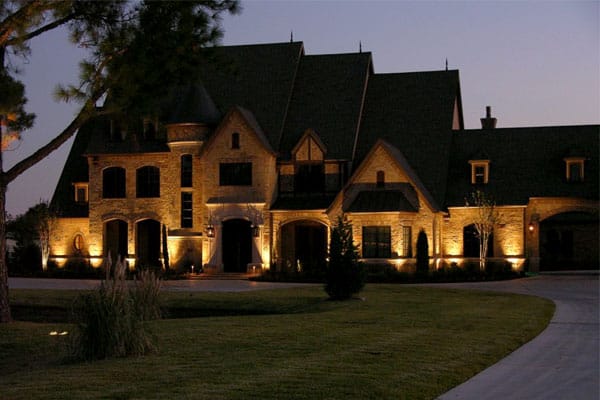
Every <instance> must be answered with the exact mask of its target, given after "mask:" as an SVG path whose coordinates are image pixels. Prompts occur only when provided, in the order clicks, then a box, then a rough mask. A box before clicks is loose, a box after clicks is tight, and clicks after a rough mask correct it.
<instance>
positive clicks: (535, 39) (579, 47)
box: [5, 0, 600, 215]
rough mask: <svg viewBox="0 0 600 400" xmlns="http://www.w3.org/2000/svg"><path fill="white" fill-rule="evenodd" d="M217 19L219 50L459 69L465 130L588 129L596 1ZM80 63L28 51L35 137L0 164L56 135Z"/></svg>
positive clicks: (27, 180) (39, 175) (30, 175)
mask: <svg viewBox="0 0 600 400" xmlns="http://www.w3.org/2000/svg"><path fill="white" fill-rule="evenodd" d="M242 5H243V11H242V13H241V14H240V15H236V16H230V17H227V18H225V20H224V21H223V26H224V28H225V36H224V38H223V44H249V43H269V42H285V41H289V40H290V33H291V32H293V35H294V40H295V41H303V42H304V47H305V51H306V53H307V54H323V53H347V52H356V51H358V48H359V42H361V43H362V50H363V52H364V51H369V52H372V53H373V60H374V66H375V72H379V73H383V72H409V71H428V70H440V69H444V67H445V60H446V59H448V64H449V68H451V69H459V70H460V77H461V91H462V101H463V109H464V117H465V125H466V127H467V128H478V127H479V118H480V117H482V116H483V114H484V112H485V106H486V105H491V106H492V109H493V114H494V116H495V117H497V118H498V126H499V127H509V126H541V125H572V124H590V123H594V124H598V123H600V40H599V38H600V32H599V18H600V17H599V13H600V10H599V2H598V1H513V2H510V1H463V2H457V1H436V2H422V1H420V2H409V1H391V0H390V1H246V2H242ZM83 55H84V54H83V53H82V51H81V50H79V49H76V48H74V47H73V46H72V45H71V44H69V43H68V41H67V39H66V35H65V33H64V32H61V31H57V32H52V33H50V34H47V35H45V36H44V37H41V38H39V39H37V40H35V41H34V42H33V43H32V54H31V56H30V57H29V59H28V60H27V62H26V63H25V64H24V65H23V74H22V76H21V77H22V79H23V80H24V81H25V83H26V85H27V95H28V97H29V103H28V109H29V111H31V112H35V113H36V114H37V116H38V117H37V123H36V126H35V127H34V128H33V129H31V130H30V131H28V132H25V133H24V135H23V140H22V142H21V143H20V144H19V145H18V147H17V148H16V149H13V150H11V151H8V152H6V153H5V160H6V164H8V165H11V164H14V162H16V161H17V160H19V159H21V158H23V156H24V155H27V154H31V153H32V152H33V151H35V150H36V149H37V148H38V147H39V146H41V145H42V144H43V143H45V142H47V141H48V140H49V138H51V137H52V136H54V135H56V134H57V133H58V132H59V131H60V130H62V128H64V127H65V126H66V124H67V123H68V122H69V120H70V118H72V117H73V115H74V113H75V105H71V104H64V103H57V102H55V101H54V100H53V97H52V93H53V90H54V88H55V86H56V84H57V83H69V82H76V80H77V76H78V70H77V63H78V61H79V60H80V59H81V58H82V56H83ZM71 143H72V142H71V141H69V142H68V143H67V144H65V145H64V146H63V147H62V148H61V149H60V150H58V151H57V152H55V153H54V154H53V155H52V156H50V157H48V159H46V160H44V161H43V162H42V163H40V164H39V165H37V166H36V167H34V168H32V169H31V170H30V171H28V172H26V173H25V174H24V175H22V176H21V177H19V178H18V179H17V180H16V181H15V182H13V183H11V184H10V186H9V191H8V196H7V210H8V212H9V213H11V214H13V215H15V214H19V213H22V212H24V211H26V210H27V208H29V207H30V206H32V205H34V204H36V203H37V202H38V201H39V200H40V199H50V198H51V197H52V193H53V191H54V187H55V185H56V182H57V180H58V176H59V174H60V171H61V169H62V167H63V164H64V162H65V160H66V156H67V154H68V151H69V148H70V146H71Z"/></svg>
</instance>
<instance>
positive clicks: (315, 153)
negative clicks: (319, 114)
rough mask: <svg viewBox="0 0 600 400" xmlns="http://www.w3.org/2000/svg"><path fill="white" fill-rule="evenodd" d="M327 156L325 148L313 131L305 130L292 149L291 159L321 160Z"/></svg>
mask: <svg viewBox="0 0 600 400" xmlns="http://www.w3.org/2000/svg"><path fill="white" fill-rule="evenodd" d="M325 154H327V147H325V144H323V142H322V141H321V139H320V138H319V135H317V133H316V132H315V131H314V130H313V129H310V128H309V129H307V130H306V132H304V135H302V137H301V138H300V140H299V141H298V144H297V145H296V146H294V148H293V149H292V157H293V158H294V159H295V160H302V161H309V160H323V159H324V158H325Z"/></svg>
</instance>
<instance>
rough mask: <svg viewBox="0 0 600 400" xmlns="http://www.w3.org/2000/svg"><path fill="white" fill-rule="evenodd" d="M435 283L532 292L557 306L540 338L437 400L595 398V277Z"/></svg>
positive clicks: (599, 391) (598, 386) (599, 384)
mask: <svg viewBox="0 0 600 400" xmlns="http://www.w3.org/2000/svg"><path fill="white" fill-rule="evenodd" d="M436 286H437V285H436ZM439 286H443V287H449V286H450V287H454V288H464V289H477V290H494V291H503V292H511V293H522V294H531V295H535V296H540V297H545V298H548V299H550V300H552V301H554V303H555V304H556V312H555V313H554V316H553V318H552V320H551V321H550V324H549V325H548V327H547V328H546V330H544V331H543V332H542V333H541V334H540V335H539V336H537V337H536V338H534V339H533V340H532V341H530V342H529V343H527V344H525V345H524V346H522V347H520V348H519V349H517V350H515V351H514V352H513V353H511V354H510V355H509V356H508V357H506V358H504V359H502V360H500V361H499V362H498V363H496V364H494V365H492V366H491V367H489V368H487V369H486V370H484V371H482V372H480V373H479V374H477V375H475V376H474V377H473V378H471V379H469V380H468V381H466V382H465V383H463V384H462V385H459V386H457V387H456V388H454V389H452V390H450V391H449V392H447V393H445V394H444V395H442V396H440V397H439V399H443V400H449V399H477V400H485V399H490V400H491V399H493V400H501V399H502V400H504V399H527V400H533V399H540V400H542V399H543V400H554V399H556V400H563V399H566V400H579V399H581V400H588V399H590V400H596V399H599V398H600V380H599V376H600V367H599V358H600V357H599V345H598V343H599V341H600V337H599V333H598V326H599V325H598V323H599V318H598V316H599V312H598V308H599V307H598V301H599V299H598V292H599V285H598V276H597V275H596V276H593V275H592V276H590V275H588V276H575V275H565V276H546V275H544V276H537V277H533V278H528V279H517V280H513V281H502V282H485V283H457V284H441V285H439Z"/></svg>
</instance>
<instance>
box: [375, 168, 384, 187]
mask: <svg viewBox="0 0 600 400" xmlns="http://www.w3.org/2000/svg"><path fill="white" fill-rule="evenodd" d="M384 186H385V172H383V171H377V187H378V188H381V187H384Z"/></svg>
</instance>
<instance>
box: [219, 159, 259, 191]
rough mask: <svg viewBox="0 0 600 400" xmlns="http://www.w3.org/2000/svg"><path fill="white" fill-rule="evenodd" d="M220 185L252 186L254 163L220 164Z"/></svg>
mask: <svg viewBox="0 0 600 400" xmlns="http://www.w3.org/2000/svg"><path fill="white" fill-rule="evenodd" d="M219 185H221V186H252V163H221V164H219Z"/></svg>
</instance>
